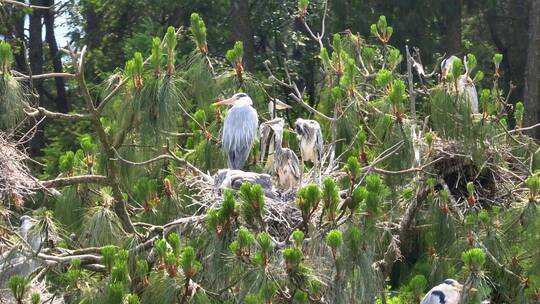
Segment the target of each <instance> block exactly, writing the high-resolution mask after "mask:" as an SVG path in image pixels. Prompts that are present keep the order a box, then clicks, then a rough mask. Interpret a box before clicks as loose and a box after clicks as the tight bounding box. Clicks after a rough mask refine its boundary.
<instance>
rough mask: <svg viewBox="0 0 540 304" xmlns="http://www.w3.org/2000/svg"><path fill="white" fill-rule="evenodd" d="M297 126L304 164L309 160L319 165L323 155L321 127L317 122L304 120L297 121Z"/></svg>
mask: <svg viewBox="0 0 540 304" xmlns="http://www.w3.org/2000/svg"><path fill="white" fill-rule="evenodd" d="M295 126H296V133H297V134H298V135H297V136H298V143H299V145H300V155H301V157H302V162H305V161H308V160H309V161H312V162H313V164H314V165H319V164H320V162H321V160H322V154H323V137H322V131H321V126H320V125H319V123H318V122H317V121H315V120H312V119H302V118H298V119H297V120H296V122H295Z"/></svg>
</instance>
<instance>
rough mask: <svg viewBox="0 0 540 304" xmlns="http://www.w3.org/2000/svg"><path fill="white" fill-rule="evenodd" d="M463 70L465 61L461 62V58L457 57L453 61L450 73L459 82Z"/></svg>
mask: <svg viewBox="0 0 540 304" xmlns="http://www.w3.org/2000/svg"><path fill="white" fill-rule="evenodd" d="M462 71H463V62H461V59H459V58H456V59H455V60H454V61H452V66H451V67H450V75H452V77H451V79H453V81H455V82H457V81H458V80H459V77H460V76H461V73H462Z"/></svg>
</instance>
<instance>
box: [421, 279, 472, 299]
mask: <svg viewBox="0 0 540 304" xmlns="http://www.w3.org/2000/svg"><path fill="white" fill-rule="evenodd" d="M462 290H463V285H461V284H459V282H458V281H456V280H454V279H446V280H444V282H443V283H442V284H439V285H437V286H435V287H433V288H432V289H431V290H430V291H428V293H427V294H426V295H425V296H424V298H423V299H422V301H421V302H420V304H458V303H459V299H460V297H461V291H462Z"/></svg>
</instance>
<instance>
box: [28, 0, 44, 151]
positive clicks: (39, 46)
mask: <svg viewBox="0 0 540 304" xmlns="http://www.w3.org/2000/svg"><path fill="white" fill-rule="evenodd" d="M30 4H32V5H39V6H43V1H41V0H32V1H30ZM42 17H43V14H42V10H39V9H35V10H33V11H32V14H31V15H30V29H29V32H30V38H29V44H28V52H29V60H30V69H31V72H32V75H37V74H42V73H43V41H42V40H41V36H42V33H43V31H42V29H43V27H42V23H41V20H42ZM32 86H33V87H34V88H35V90H36V91H37V93H38V94H39V99H38V105H39V106H42V105H43V100H44V97H45V96H44V93H43V85H42V81H41V80H33V81H32ZM44 142H45V138H44V135H43V124H41V125H39V126H38V128H37V129H36V134H35V135H34V137H33V138H32V140H31V141H30V155H31V156H39V155H41V148H42V147H43V145H44Z"/></svg>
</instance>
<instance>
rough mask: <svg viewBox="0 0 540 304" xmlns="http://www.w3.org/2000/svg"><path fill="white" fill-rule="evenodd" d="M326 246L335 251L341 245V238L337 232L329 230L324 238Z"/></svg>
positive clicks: (339, 232)
mask: <svg viewBox="0 0 540 304" xmlns="http://www.w3.org/2000/svg"><path fill="white" fill-rule="evenodd" d="M326 244H327V245H328V246H329V247H330V248H332V250H337V249H338V248H339V247H340V246H341V244H343V236H342V233H341V231H339V230H335V229H334V230H330V231H329V232H328V235H327V236H326Z"/></svg>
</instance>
